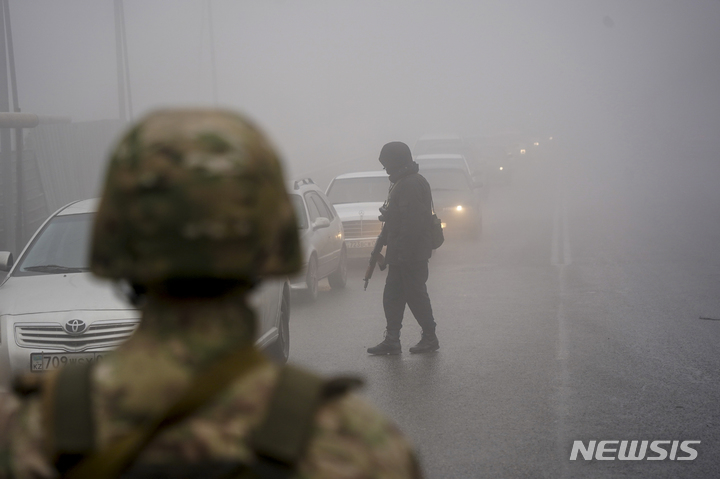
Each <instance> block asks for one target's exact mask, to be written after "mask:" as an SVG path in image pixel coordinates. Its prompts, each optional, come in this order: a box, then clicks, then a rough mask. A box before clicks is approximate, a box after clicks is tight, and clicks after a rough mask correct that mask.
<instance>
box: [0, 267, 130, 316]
mask: <svg viewBox="0 0 720 479" xmlns="http://www.w3.org/2000/svg"><path fill="white" fill-rule="evenodd" d="M132 309H135V308H133V307H132V306H131V305H130V304H129V303H127V302H125V301H124V300H123V299H122V298H121V297H120V295H119V294H118V293H117V292H116V291H115V289H114V288H113V287H112V286H111V284H110V282H108V281H105V280H100V279H97V278H96V277H94V276H93V275H92V274H90V273H70V274H43V275H35V276H12V277H10V278H8V279H7V281H6V282H5V283H4V284H3V285H2V287H0V314H13V315H16V314H33V313H47V312H58V311H73V310H75V311H77V310H132Z"/></svg>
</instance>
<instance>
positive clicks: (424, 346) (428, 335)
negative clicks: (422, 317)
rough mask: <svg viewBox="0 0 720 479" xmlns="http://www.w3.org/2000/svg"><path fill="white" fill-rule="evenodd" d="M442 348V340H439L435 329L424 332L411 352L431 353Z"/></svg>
mask: <svg viewBox="0 0 720 479" xmlns="http://www.w3.org/2000/svg"><path fill="white" fill-rule="evenodd" d="M438 349H440V341H438V338H437V336H436V335H435V331H433V332H425V331H423V333H422V338H420V341H419V342H418V343H417V344H416V345H415V346H412V347H411V348H410V352H411V353H413V354H418V353H431V352H433V351H437V350H438Z"/></svg>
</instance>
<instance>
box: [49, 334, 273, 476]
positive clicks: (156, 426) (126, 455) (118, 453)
mask: <svg viewBox="0 0 720 479" xmlns="http://www.w3.org/2000/svg"><path fill="white" fill-rule="evenodd" d="M266 361H267V359H266V357H265V356H264V355H263V354H262V353H261V352H260V351H258V350H257V349H256V348H254V347H252V348H244V349H241V350H238V351H236V352H234V353H231V354H229V355H228V356H225V357H223V358H221V359H220V360H218V361H216V362H214V363H213V364H211V365H210V366H209V367H208V368H207V369H206V370H205V371H203V372H202V373H200V374H198V375H197V376H196V377H195V379H194V380H193V381H192V383H191V384H190V386H189V387H188V389H187V391H186V392H185V394H183V395H182V396H181V397H180V398H179V399H178V401H177V402H176V403H175V404H173V406H171V407H170V409H168V411H167V412H166V413H165V414H164V415H163V416H161V417H158V418H157V419H155V420H154V421H152V422H151V423H150V424H144V425H141V426H138V427H136V428H135V429H133V430H131V431H130V432H129V433H128V434H126V435H125V436H123V437H122V438H120V439H118V440H117V441H115V442H114V443H112V444H110V445H108V446H107V447H106V448H105V449H103V450H100V451H97V452H94V453H92V454H90V455H89V456H87V457H85V458H84V459H82V461H80V462H79V464H77V466H75V467H73V468H72V469H71V470H69V471H67V472H66V473H65V474H64V476H63V477H65V478H68V479H85V478H87V479H91V478H93V479H94V478H99V477H103V478H111V477H118V476H119V475H120V473H121V472H122V471H123V470H125V469H126V468H127V467H128V466H129V465H130V464H132V462H133V461H134V460H135V459H136V458H137V456H138V455H139V454H140V453H141V452H142V450H143V449H144V448H145V446H147V445H148V443H150V441H151V440H152V439H153V438H154V437H155V436H156V435H157V433H158V432H160V431H161V430H163V429H165V428H167V427H170V426H172V425H174V424H176V423H178V422H180V421H181V420H182V419H184V418H186V417H187V416H189V415H191V414H192V413H193V412H194V411H195V410H197V409H198V408H200V407H201V406H203V405H204V404H205V403H207V402H208V401H209V400H211V399H212V398H214V397H215V396H216V395H217V394H219V393H220V392H221V391H223V390H224V389H225V388H227V387H228V386H229V384H230V383H231V382H233V381H235V380H237V379H238V378H239V377H241V376H243V375H245V374H247V373H248V372H250V371H251V370H253V369H254V368H255V367H257V366H259V365H261V364H263V363H264V362H266ZM89 371H90V369H89V368H88V369H87V370H86V371H85V377H86V379H85V380H86V381H87V382H86V384H85V386H83V387H84V388H86V389H85V391H90V374H89ZM58 379H61V378H58ZM57 386H58V387H57V388H56V392H55V394H54V396H55V397H60V396H62V395H65V394H70V395H73V397H74V394H77V392H76V391H75V392H73V391H69V392H66V391H64V390H65V389H66V388H67V387H68V386H69V383H67V382H62V383H58V385H57ZM88 395H89V394H88ZM55 403H56V404H58V402H57V401H55ZM87 410H88V411H91V410H92V408H88V409H87ZM59 413H60V411H57V410H56V415H57V414H59ZM55 434H56V435H57V434H60V431H57V430H56V433H55ZM58 452H60V453H61V454H62V453H63V452H65V451H62V450H58ZM76 462H77V458H76ZM61 472H62V471H61Z"/></svg>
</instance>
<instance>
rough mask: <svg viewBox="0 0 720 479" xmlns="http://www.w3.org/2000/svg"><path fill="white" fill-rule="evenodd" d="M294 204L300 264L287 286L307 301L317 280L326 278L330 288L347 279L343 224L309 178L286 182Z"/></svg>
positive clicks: (339, 286) (313, 294) (342, 284)
mask: <svg viewBox="0 0 720 479" xmlns="http://www.w3.org/2000/svg"><path fill="white" fill-rule="evenodd" d="M289 194H290V201H291V203H292V204H293V206H294V208H295V217H296V218H297V221H298V228H299V236H300V243H301V246H302V250H303V260H304V265H303V268H302V271H301V272H300V274H298V275H297V276H294V277H292V278H291V279H290V287H291V288H292V289H293V290H294V291H298V292H300V293H303V294H304V295H305V298H306V299H307V300H309V301H315V300H316V299H317V296H318V281H319V280H321V279H323V278H327V279H328V283H330V287H331V288H332V289H342V288H344V287H345V284H346V282H347V249H346V246H345V234H344V232H343V225H342V222H341V220H340V218H339V216H338V213H337V211H335V208H333V206H332V204H330V201H329V200H328V198H327V196H325V193H323V191H322V190H321V189H320V188H318V187H317V185H315V183H314V182H313V181H312V180H311V179H310V178H304V179H302V180H297V181H294V182H292V183H291V184H290V185H289Z"/></svg>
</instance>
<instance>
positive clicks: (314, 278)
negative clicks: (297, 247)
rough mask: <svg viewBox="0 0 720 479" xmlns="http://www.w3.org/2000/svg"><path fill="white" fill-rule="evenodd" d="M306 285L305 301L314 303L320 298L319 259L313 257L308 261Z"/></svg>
mask: <svg viewBox="0 0 720 479" xmlns="http://www.w3.org/2000/svg"><path fill="white" fill-rule="evenodd" d="M305 283H306V284H307V289H306V290H305V299H307V300H308V301H310V302H313V301H315V300H316V299H317V297H318V265H317V258H316V257H315V256H311V257H310V261H308V267H307V276H306V277H305Z"/></svg>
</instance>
